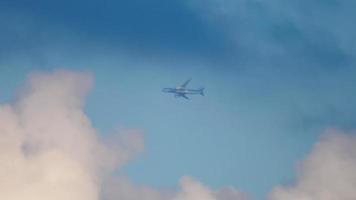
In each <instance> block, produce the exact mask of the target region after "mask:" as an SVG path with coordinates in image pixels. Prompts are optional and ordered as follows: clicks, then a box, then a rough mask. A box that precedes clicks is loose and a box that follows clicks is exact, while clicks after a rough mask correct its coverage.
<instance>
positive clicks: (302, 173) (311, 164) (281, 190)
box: [269, 130, 356, 200]
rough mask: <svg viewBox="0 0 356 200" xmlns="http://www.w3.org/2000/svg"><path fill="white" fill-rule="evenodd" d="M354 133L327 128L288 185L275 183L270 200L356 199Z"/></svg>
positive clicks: (355, 147)
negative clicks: (292, 182)
mask: <svg viewBox="0 0 356 200" xmlns="http://www.w3.org/2000/svg"><path fill="white" fill-rule="evenodd" d="M355 188H356V136H355V135H353V134H346V133H340V131H337V130H329V131H327V133H325V134H324V135H323V136H322V137H321V139H320V140H319V141H318V142H317V144H316V145H315V146H314V148H313V150H312V152H311V153H310V155H308V157H307V158H306V159H305V160H304V161H303V162H302V163H301V165H300V167H299V169H298V178H297V181H296V183H295V184H293V185H291V186H278V187H276V188H275V189H274V190H273V191H272V192H271V194H270V196H269V199H270V200H335V199H338V200H352V199H356V190H355Z"/></svg>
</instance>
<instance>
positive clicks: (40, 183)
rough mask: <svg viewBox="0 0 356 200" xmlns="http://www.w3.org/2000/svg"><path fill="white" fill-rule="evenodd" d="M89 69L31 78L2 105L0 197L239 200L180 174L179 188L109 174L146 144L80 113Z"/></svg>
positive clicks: (233, 192)
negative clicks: (100, 127)
mask: <svg viewBox="0 0 356 200" xmlns="http://www.w3.org/2000/svg"><path fill="white" fill-rule="evenodd" d="M91 85H92V78H91V75H90V74H88V73H79V72H77V73H76V72H71V71H55V72H53V73H35V74H32V75H30V76H29V80H28V81H27V82H26V85H25V87H24V88H23V89H22V90H21V91H20V95H19V98H18V100H17V101H16V102H14V103H13V104H3V105H0V138H1V139H0V199H6V200H23V199H27V200H64V199H65V200H99V199H102V200H117V199H120V200H141V199H147V200H191V199H192V200H193V199H194V200H231V199H234V200H244V199H245V198H244V196H243V195H242V194H241V193H240V192H238V191H236V190H234V189H232V188H225V189H222V190H219V191H213V190H211V189H209V188H207V187H206V186H204V185H202V184H201V183H199V182H197V181H195V180H193V179H192V178H188V177H184V178H182V181H181V191H166V190H159V189H154V188H151V187H147V186H137V185H134V184H132V183H131V182H130V181H129V180H128V179H126V178H123V177H114V178H113V177H111V174H112V172H113V171H114V170H115V169H116V168H118V167H120V166H121V165H123V164H124V163H126V162H127V161H128V160H129V159H130V158H132V157H133V156H134V155H135V154H137V153H139V152H140V151H142V149H143V138H142V136H141V134H140V133H139V132H138V131H136V130H121V131H120V132H121V133H119V134H117V135H115V136H113V137H111V138H101V137H100V135H99V134H98V133H97V131H96V130H95V129H94V128H93V127H92V125H91V122H90V120H89V119H88V117H87V116H86V115H85V112H84V111H83V106H84V100H85V96H86V94H87V92H88V90H89V89H90V88H91Z"/></svg>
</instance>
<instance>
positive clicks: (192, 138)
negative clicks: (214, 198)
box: [0, 0, 356, 199]
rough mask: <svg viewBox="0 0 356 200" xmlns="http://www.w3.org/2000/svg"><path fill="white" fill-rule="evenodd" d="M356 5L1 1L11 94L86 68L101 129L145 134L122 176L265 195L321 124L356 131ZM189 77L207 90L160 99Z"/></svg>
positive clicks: (285, 178)
mask: <svg viewBox="0 0 356 200" xmlns="http://www.w3.org/2000/svg"><path fill="white" fill-rule="evenodd" d="M354 4H355V3H354V2H352V1H351V0H350V1H349V0H342V1H333V0H330V1H317V0H313V1H306V0H303V1H299V2H298V3H294V2H289V3H287V2H284V1H280V0H275V1H270V2H263V1H253V0H246V1H224V2H221V1H217V0H209V1H202V0H191V1H189V0H185V1H176V0H173V1H162V0H151V1H145V2H143V1H136V0H135V1H112V0H106V1H101V2H99V1H82V0H79V1H75V2H72V1H69V0H64V1H60V2H49V1H36V2H31V3H29V2H27V1H14V0H12V1H6V0H5V1H1V3H0V13H1V14H0V26H1V27H2V28H1V29H2V31H1V33H0V42H1V44H2V45H1V47H0V100H1V101H9V100H10V99H12V98H15V96H16V95H15V94H16V88H18V86H19V85H20V84H21V83H22V82H23V81H24V80H25V79H26V75H27V74H28V73H30V72H31V71H36V70H52V69H58V68H65V69H73V70H83V71H89V72H91V73H92V74H93V76H94V78H95V85H94V88H93V90H92V91H91V93H90V95H89V97H88V101H87V106H86V111H87V113H88V115H89V116H90V118H91V119H92V123H93V124H94V126H95V127H96V128H98V129H99V130H101V132H102V133H103V134H109V133H110V132H111V131H113V130H114V129H115V128H116V127H118V126H124V127H129V128H137V129H140V130H142V131H143V132H144V135H145V144H146V146H145V152H144V153H143V154H142V155H141V156H139V157H138V158H137V159H136V160H134V161H133V162H131V163H130V164H128V165H127V166H126V167H125V168H124V169H123V172H120V173H127V174H128V176H129V177H130V178H131V179H132V180H133V181H134V182H135V183H138V184H147V185H152V186H157V187H175V186H176V184H177V180H179V177H181V176H183V175H191V176H193V177H196V178H197V179H199V180H201V181H202V182H204V183H206V184H207V185H209V186H211V187H213V188H218V187H222V186H224V185H232V186H235V187H237V188H239V189H241V190H242V191H245V192H248V193H251V194H254V195H255V196H256V197H257V198H258V199H262V198H263V196H264V195H265V194H266V193H268V192H269V191H270V190H271V189H272V188H273V187H274V186H275V185H277V184H285V183H290V182H292V181H293V179H294V177H295V173H294V170H295V164H296V163H297V162H298V161H299V160H301V159H303V158H304V156H305V155H306V153H307V152H309V151H310V148H311V146H312V144H313V143H314V142H315V141H316V139H317V138H318V135H319V134H320V132H321V131H322V130H324V129H326V128H329V127H337V128H340V129H346V130H348V129H353V128H355V119H356V112H355V110H356V103H355V102H356V95H355V91H356V78H355V77H356V68H355V66H354V65H355V59H354V58H355V51H354V49H355V40H354V35H355V33H356V28H354V26H353V22H354V20H355V18H356V15H355V14H353V10H352V6H354ZM187 78H193V79H192V82H191V83H190V86H191V87H200V86H205V87H206V96H205V97H200V96H196V97H193V98H192V100H190V101H185V100H184V99H175V98H174V97H172V96H169V95H166V94H162V93H161V88H163V87H168V86H175V85H177V84H180V83H182V82H184V81H185V80H186V79H187ZM157 176H159V177H160V178H157Z"/></svg>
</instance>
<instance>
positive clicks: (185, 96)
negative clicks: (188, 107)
mask: <svg viewBox="0 0 356 200" xmlns="http://www.w3.org/2000/svg"><path fill="white" fill-rule="evenodd" d="M181 96H182V97H184V98H185V99H188V100H189V98H188V97H187V96H185V95H184V94H183V95H181Z"/></svg>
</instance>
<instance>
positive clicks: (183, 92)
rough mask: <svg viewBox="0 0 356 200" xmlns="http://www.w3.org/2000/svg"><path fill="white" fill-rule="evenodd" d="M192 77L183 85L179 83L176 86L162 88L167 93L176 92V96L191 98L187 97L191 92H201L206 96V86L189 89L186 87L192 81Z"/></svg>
mask: <svg viewBox="0 0 356 200" xmlns="http://www.w3.org/2000/svg"><path fill="white" fill-rule="evenodd" d="M191 80H192V79H188V80H187V81H185V82H184V83H183V84H182V85H179V86H177V87H175V88H163V89H162V92H165V93H173V94H174V97H176V98H177V97H183V98H185V99H189V98H188V97H187V95H190V94H200V95H202V96H204V88H203V87H202V88H199V89H188V88H186V86H187V85H188V84H189V82H190V81H191Z"/></svg>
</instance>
